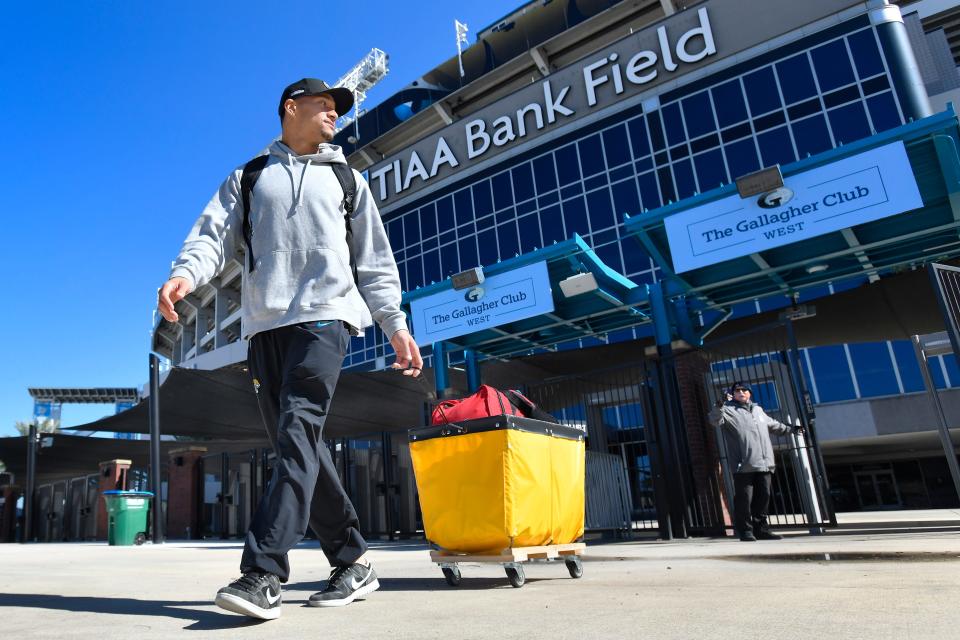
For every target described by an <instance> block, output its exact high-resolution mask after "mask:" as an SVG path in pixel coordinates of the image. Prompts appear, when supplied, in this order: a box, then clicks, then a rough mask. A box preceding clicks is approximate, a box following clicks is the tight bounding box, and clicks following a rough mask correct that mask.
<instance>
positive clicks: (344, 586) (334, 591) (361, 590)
mask: <svg viewBox="0 0 960 640" xmlns="http://www.w3.org/2000/svg"><path fill="white" fill-rule="evenodd" d="M379 588H380V582H379V581H378V580H377V574H376V572H375V571H374V570H373V567H371V566H369V565H364V564H358V563H356V562H355V563H353V564H351V565H350V566H349V567H336V568H334V570H333V571H331V572H330V578H329V579H328V580H327V586H326V587H325V588H324V589H323V591H320V592H318V593H315V594H313V595H312V596H310V606H313V607H342V606H343V605H345V604H350V603H351V602H353V601H354V600H356V599H357V598H359V597H361V596H365V595H367V594H368V593H372V592H374V591H376V590H377V589H379Z"/></svg>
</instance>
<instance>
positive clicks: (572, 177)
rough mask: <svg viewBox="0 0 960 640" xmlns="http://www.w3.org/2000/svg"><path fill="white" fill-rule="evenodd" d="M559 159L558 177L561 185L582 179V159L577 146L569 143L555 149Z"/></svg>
mask: <svg viewBox="0 0 960 640" xmlns="http://www.w3.org/2000/svg"><path fill="white" fill-rule="evenodd" d="M554 156H555V157H556V161H557V178H558V179H559V180H560V185H561V186H563V185H567V184H570V183H571V182H574V181H576V180H579V179H580V160H579V159H578V158H577V146H576V145H575V144H568V145H567V146H565V147H560V148H559V149H557V150H556V151H554Z"/></svg>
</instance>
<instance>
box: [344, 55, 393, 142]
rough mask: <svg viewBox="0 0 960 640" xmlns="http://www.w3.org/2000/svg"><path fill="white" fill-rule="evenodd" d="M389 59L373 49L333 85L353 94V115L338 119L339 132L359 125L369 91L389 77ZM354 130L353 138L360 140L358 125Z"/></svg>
mask: <svg viewBox="0 0 960 640" xmlns="http://www.w3.org/2000/svg"><path fill="white" fill-rule="evenodd" d="M388 59H389V56H387V54H386V53H384V52H383V51H381V50H380V49H376V48H374V49H371V50H370V53H368V54H367V55H366V56H364V57H363V59H361V60H360V62H358V63H357V64H355V65H354V66H353V68H352V69H350V71H347V72H346V73H345V74H344V75H343V77H342V78H340V79H339V80H337V81H336V83H335V84H334V85H333V86H335V87H344V88H346V89H350V91H352V92H353V115H349V114H346V115H344V116H343V117H341V118H340V119H338V120H337V129H336V130H337V131H342V130H344V129H346V128H347V127H349V126H350V123H357V119H358V118H359V117H360V104H361V103H362V102H363V101H364V100H365V99H366V97H367V91H369V90H370V89H371V88H372V87H373V85H375V84H377V83H378V82H380V81H381V80H383V78H384V77H385V76H386V75H387V71H388V69H387V60H388ZM354 128H355V131H354V134H353V137H354V138H356V140H359V139H360V130H359V126H358V124H355V126H354Z"/></svg>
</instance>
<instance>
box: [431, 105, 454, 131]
mask: <svg viewBox="0 0 960 640" xmlns="http://www.w3.org/2000/svg"><path fill="white" fill-rule="evenodd" d="M431 106H432V107H433V110H434V111H436V112H437V115H439V116H440V119H441V120H443V124H445V125H447V124H453V112H452V111H450V107H448V106H447V105H446V104H444V102H443V101H439V100H438V101H437V102H434V103H433V104H432V105H431Z"/></svg>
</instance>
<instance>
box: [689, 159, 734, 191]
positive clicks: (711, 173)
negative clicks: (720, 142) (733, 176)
mask: <svg viewBox="0 0 960 640" xmlns="http://www.w3.org/2000/svg"><path fill="white" fill-rule="evenodd" d="M693 164H694V167H695V168H696V172H697V184H699V185H700V191H701V192H703V191H710V190H711V189H716V188H717V187H719V186H720V183H726V182H729V181H730V180H729V178H727V170H726V169H725V168H724V166H723V154H722V153H721V152H720V150H719V149H714V150H713V151H708V152H706V153H701V154H700V155H698V156H694V157H693Z"/></svg>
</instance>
